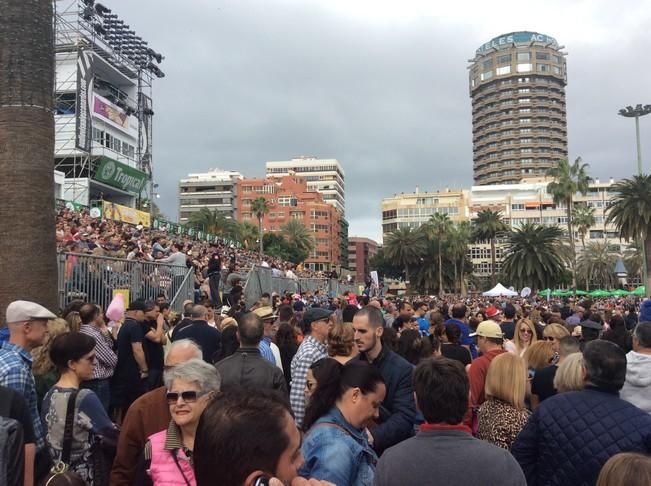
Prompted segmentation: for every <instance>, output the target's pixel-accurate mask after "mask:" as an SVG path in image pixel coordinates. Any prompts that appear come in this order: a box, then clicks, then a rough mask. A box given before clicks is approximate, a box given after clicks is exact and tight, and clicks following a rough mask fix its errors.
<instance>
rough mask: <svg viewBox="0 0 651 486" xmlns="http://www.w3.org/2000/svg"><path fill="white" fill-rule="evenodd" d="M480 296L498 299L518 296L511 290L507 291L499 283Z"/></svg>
mask: <svg viewBox="0 0 651 486" xmlns="http://www.w3.org/2000/svg"><path fill="white" fill-rule="evenodd" d="M482 295H483V296H484V297H500V296H504V297H515V296H517V295H519V294H518V293H517V292H515V291H513V290H509V289H507V288H506V287H505V286H504V285H502V284H501V283H498V284H497V285H496V286H495V287H493V288H492V289H490V290H488V291H486V292H484V293H483V294H482Z"/></svg>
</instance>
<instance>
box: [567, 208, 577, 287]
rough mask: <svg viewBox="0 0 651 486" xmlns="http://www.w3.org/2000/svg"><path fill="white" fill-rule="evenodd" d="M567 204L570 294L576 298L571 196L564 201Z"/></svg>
mask: <svg viewBox="0 0 651 486" xmlns="http://www.w3.org/2000/svg"><path fill="white" fill-rule="evenodd" d="M565 203H566V204H567V231H568V232H569V236H570V249H571V252H572V254H571V257H572V293H573V294H574V295H575V296H576V248H575V247H574V232H573V231H572V196H570V197H568V198H567V201H565Z"/></svg>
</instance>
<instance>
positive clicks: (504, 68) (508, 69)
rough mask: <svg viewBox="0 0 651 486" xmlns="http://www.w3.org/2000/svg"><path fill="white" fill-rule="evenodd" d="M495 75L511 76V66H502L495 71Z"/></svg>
mask: <svg viewBox="0 0 651 486" xmlns="http://www.w3.org/2000/svg"><path fill="white" fill-rule="evenodd" d="M496 74H497V75H498V76H502V75H504V74H511V66H502V67H498V68H497V69H496Z"/></svg>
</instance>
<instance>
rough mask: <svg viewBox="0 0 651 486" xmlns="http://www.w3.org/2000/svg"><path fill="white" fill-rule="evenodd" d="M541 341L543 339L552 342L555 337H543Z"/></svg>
mask: <svg viewBox="0 0 651 486" xmlns="http://www.w3.org/2000/svg"><path fill="white" fill-rule="evenodd" d="M543 339H544V340H545V341H553V340H554V339H556V338H555V337H552V336H544V337H543Z"/></svg>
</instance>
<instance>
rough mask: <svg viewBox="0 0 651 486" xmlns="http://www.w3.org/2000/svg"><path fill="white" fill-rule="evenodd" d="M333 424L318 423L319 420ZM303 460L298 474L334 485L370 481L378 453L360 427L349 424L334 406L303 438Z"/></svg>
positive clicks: (363, 485) (362, 484)
mask: <svg viewBox="0 0 651 486" xmlns="http://www.w3.org/2000/svg"><path fill="white" fill-rule="evenodd" d="M326 423H329V424H335V425H336V426H332V425H321V424H326ZM342 429H343V430H342ZM301 452H302V453H303V457H304V458H305V463H304V464H303V466H302V467H301V469H300V470H299V474H300V475H301V476H303V477H306V478H315V479H320V480H325V481H330V482H331V483H334V484H336V485H337V486H367V485H368V486H370V485H372V484H373V475H374V474H375V465H376V463H377V455H376V454H375V451H373V449H372V448H371V446H370V445H369V443H368V440H367V438H366V434H365V433H364V430H363V429H357V428H355V427H353V426H352V425H350V424H349V423H348V422H347V421H346V419H345V418H344V417H343V415H342V414H341V412H340V411H339V409H338V408H337V407H333V408H332V409H331V410H330V411H329V412H328V413H326V414H325V415H324V416H323V417H321V418H320V419H319V420H317V421H316V423H315V424H314V425H313V426H312V428H310V430H309V431H308V432H307V434H306V435H305V438H304V439H303V446H302V447H301Z"/></svg>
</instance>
